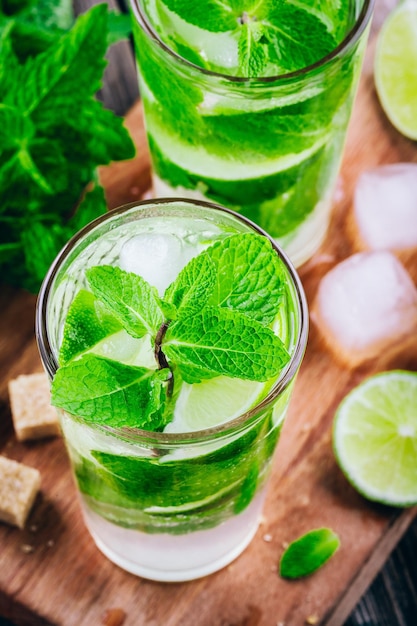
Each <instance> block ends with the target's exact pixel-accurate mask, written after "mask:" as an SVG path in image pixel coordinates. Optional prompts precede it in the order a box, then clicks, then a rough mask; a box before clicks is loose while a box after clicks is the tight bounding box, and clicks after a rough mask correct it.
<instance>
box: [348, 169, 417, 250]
mask: <svg viewBox="0 0 417 626" xmlns="http://www.w3.org/2000/svg"><path fill="white" fill-rule="evenodd" d="M354 216H355V221H356V227H357V231H358V234H359V238H360V240H361V242H362V244H363V245H364V246H365V247H366V248H368V249H370V250H383V249H385V250H406V249H409V248H414V247H417V163H394V164H391V165H381V166H380V167H377V168H375V169H373V170H369V171H367V172H364V173H363V174H362V175H361V176H360V177H359V179H358V182H357V185H356V189H355V194H354Z"/></svg>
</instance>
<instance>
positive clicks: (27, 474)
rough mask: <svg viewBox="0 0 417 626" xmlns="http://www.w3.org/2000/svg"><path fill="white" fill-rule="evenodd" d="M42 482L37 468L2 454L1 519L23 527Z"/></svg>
mask: <svg viewBox="0 0 417 626" xmlns="http://www.w3.org/2000/svg"><path fill="white" fill-rule="evenodd" d="M40 484H41V475H40V473H39V471H38V470H37V469H34V468H33V467H28V466H27V465H23V464H22V463H17V461H12V460H11V459H7V458H6V457H4V456H0V520H1V521H3V522H7V523H8V524H12V525H13V526H18V527H19V528H23V527H24V525H25V522H26V518H27V516H28V514H29V511H30V509H31V508H32V505H33V503H34V501H35V498H36V495H37V493H38V491H39V487H40Z"/></svg>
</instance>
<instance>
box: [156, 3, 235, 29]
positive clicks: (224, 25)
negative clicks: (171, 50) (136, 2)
mask: <svg viewBox="0 0 417 626" xmlns="http://www.w3.org/2000/svg"><path fill="white" fill-rule="evenodd" d="M162 2H163V4H164V5H165V6H166V7H167V8H168V9H169V10H170V11H172V12H173V13H176V14H177V15H178V16H179V17H180V18H181V19H183V20H184V21H185V22H187V23H188V24H193V25H194V26H199V27H200V28H203V29H204V30H208V31H211V32H214V33H220V32H226V31H229V30H234V29H235V28H236V27H237V25H238V23H237V19H236V15H235V14H234V13H233V11H232V10H231V8H230V6H228V3H227V2H218V0H199V2H195V0H162Z"/></svg>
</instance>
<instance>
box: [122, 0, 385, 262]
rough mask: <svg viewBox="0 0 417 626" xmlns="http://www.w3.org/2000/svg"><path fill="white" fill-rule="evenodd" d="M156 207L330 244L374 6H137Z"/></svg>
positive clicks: (297, 243)
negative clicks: (231, 218)
mask: <svg viewBox="0 0 417 626" xmlns="http://www.w3.org/2000/svg"><path fill="white" fill-rule="evenodd" d="M131 4H132V10H133V14H134V37H135V43H136V51H137V64H138V69H139V82H140V91H141V96H142V100H143V106H144V113H145V122H146V128H147V136H148V142H149V147H150V153H151V157H152V164H153V184H154V193H155V196H156V197H158V196H159V197H163V196H178V195H179V196H186V197H191V198H200V199H203V198H205V199H209V200H212V201H215V202H218V203H220V204H222V205H224V206H227V207H229V208H232V209H234V210H236V211H238V212H240V213H242V214H243V215H245V216H246V217H248V218H250V219H251V220H253V221H255V222H256V223H257V224H259V225H260V226H261V227H262V228H264V229H265V230H266V231H267V232H268V233H269V234H270V235H271V236H272V237H274V238H275V239H276V240H277V241H278V242H279V243H280V245H281V246H282V247H283V248H284V249H285V251H286V252H287V254H288V255H289V256H290V258H291V260H292V261H293V263H294V264H295V265H296V266H299V265H300V264H301V263H303V262H304V261H306V260H307V259H308V258H309V257H311V256H312V254H313V253H314V252H315V251H316V250H317V248H318V247H319V246H320V244H321V243H322V241H323V239H324V237H325V234H326V230H327V227H328V222H329V217H330V209H331V201H332V192H333V188H334V184H335V179H336V176H337V172H338V169H339V166H340V161H341V156H342V150H343V145H344V140H345V135H346V129H347V125H348V121H349V117H350V114H351V110H352V104H353V101H354V96H355V92H356V87H357V83H358V77H359V74H360V69H361V63H362V57H363V53H364V49H365V45H366V40H367V34H368V26H369V22H370V18H371V13H372V7H373V0H334V1H332V2H330V1H329V2H321V1H319V0H299V1H297V2H295V1H293V0H224V1H222V2H216V1H215V0H199V1H198V2H196V1H195V0H182V1H181V2H178V0H131Z"/></svg>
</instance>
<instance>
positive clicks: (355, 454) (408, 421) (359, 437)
mask: <svg viewBox="0 0 417 626" xmlns="http://www.w3.org/2000/svg"><path fill="white" fill-rule="evenodd" d="M333 448H334V451H335V454H336V458H337V460H338V463H339V465H340V467H341V469H342V471H343V472H344V474H345V475H346V477H347V479H348V480H349V481H350V482H351V483H352V485H353V486H354V487H355V488H356V489H357V490H358V491H359V492H360V493H361V494H362V495H364V496H365V497H366V498H368V499H370V500H376V501H377V502H381V503H383V504H389V505H392V506H411V505H414V504H417V373H416V372H406V371H401V370H394V371H391V372H384V373H382V374H377V375H375V376H371V377H370V378H368V379H367V380H365V381H364V382H363V383H362V384H360V385H359V386H358V387H356V388H355V389H353V390H352V391H351V392H350V393H349V394H348V395H347V396H346V397H345V399H344V400H343V401H342V402H341V404H340V406H339V408H338V409H337V412H336V416H335V421H334V428H333Z"/></svg>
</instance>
